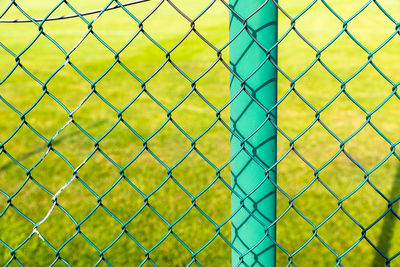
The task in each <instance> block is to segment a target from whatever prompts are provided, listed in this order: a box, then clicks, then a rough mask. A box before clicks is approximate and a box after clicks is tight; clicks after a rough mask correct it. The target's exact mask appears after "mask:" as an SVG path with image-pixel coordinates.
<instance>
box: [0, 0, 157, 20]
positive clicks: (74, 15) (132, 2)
mask: <svg viewBox="0 0 400 267" xmlns="http://www.w3.org/2000/svg"><path fill="white" fill-rule="evenodd" d="M147 1H150V0H136V1H131V2H127V3H124V4H122V6H124V7H126V6H130V5H134V4H139V3H143V2H147ZM117 8H121V6H120V5H115V6H110V7H108V8H107V9H106V10H105V11H109V10H113V9H117ZM102 11H103V8H100V9H96V10H91V11H87V12H84V13H79V15H80V16H88V15H93V14H97V13H100V12H102ZM79 15H78V14H70V15H65V16H58V17H50V18H47V19H46V21H54V20H62V19H71V18H76V17H79ZM43 20H45V19H44V18H38V19H0V23H27V22H33V21H36V22H42V21H43Z"/></svg>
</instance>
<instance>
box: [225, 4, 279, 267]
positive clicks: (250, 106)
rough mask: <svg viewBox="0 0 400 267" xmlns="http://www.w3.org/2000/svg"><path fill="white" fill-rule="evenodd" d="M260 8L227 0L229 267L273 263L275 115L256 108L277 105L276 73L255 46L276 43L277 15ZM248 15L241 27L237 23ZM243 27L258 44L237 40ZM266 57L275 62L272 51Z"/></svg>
mask: <svg viewBox="0 0 400 267" xmlns="http://www.w3.org/2000/svg"><path fill="white" fill-rule="evenodd" d="M263 4H265V0H230V6H231V8H232V10H234V12H236V13H237V15H236V14H235V13H234V12H230V13H231V14H230V38H231V40H232V39H234V38H235V40H234V41H233V42H232V43H231V45H230V48H229V49H230V65H231V68H232V69H233V70H234V72H235V73H236V74H237V76H239V78H237V77H235V76H234V75H231V99H233V98H235V97H236V98H235V99H234V100H233V101H232V104H231V107H230V108H231V128H232V129H233V131H234V135H232V138H231V156H232V159H233V160H232V163H231V183H232V187H233V189H234V191H235V192H237V193H238V194H239V195H240V197H239V196H237V195H236V194H235V193H232V202H231V203H232V214H233V215H234V216H233V218H232V244H233V246H234V249H233V250H232V266H267V267H270V266H275V261H276V255H275V253H276V246H275V245H274V243H273V241H271V240H275V238H276V228H275V226H272V227H269V226H270V225H271V223H272V222H273V221H274V220H275V218H276V188H275V186H274V185H273V184H272V183H271V180H272V181H276V169H274V170H271V171H269V172H266V171H265V169H268V168H269V167H271V166H272V165H273V164H274V163H275V162H276V129H275V127H273V125H272V124H271V123H270V122H269V121H268V122H266V123H265V120H266V119H267V118H270V119H271V120H272V121H274V122H276V109H275V110H274V111H273V112H272V113H270V114H269V116H268V112H267V111H265V110H264V109H262V108H261V107H260V106H259V104H261V105H263V106H264V107H265V108H267V109H270V108H271V107H272V106H274V105H275V104H276V101H277V70H276V68H275V67H274V66H273V64H272V63H271V62H270V61H267V62H265V63H264V64H263V65H262V63H263V62H264V61H265V59H266V58H267V55H268V53H267V52H265V51H264V50H262V49H261V48H260V47H259V45H258V44H257V42H259V43H260V44H261V45H262V46H263V47H264V48H266V49H268V50H270V48H271V47H272V46H273V45H274V44H275V43H276V41H277V13H278V12H277V7H276V6H275V4H274V3H273V2H272V1H271V0H269V1H268V2H267V4H266V5H264V6H263V7H262V8H261V9H259V10H258V11H257V9H258V8H259V7H260V6H262V5H263ZM254 12H256V13H254ZM253 13H254V15H253V16H251V17H250V18H249V19H248V20H247V21H246V23H244V22H243V20H242V18H247V17H248V16H250V15H251V14H253ZM238 15H239V16H240V17H242V18H240V17H239V16H238ZM245 25H246V26H247V29H248V31H249V32H250V33H251V34H252V36H253V37H254V38H255V39H256V40H257V42H255V41H254V40H253V39H252V38H251V37H250V35H249V33H248V32H247V31H246V30H243V31H242V32H241V33H240V34H239V32H240V31H241V30H242V29H243V28H244V27H245ZM238 34H239V35H238ZM237 35H238V36H237ZM269 52H270V56H271V57H272V58H273V59H274V60H275V62H276V60H277V49H274V50H272V51H269ZM260 65H262V66H261V67H260ZM259 67H260V68H259ZM257 68H259V69H258V70H257ZM256 70H257V71H256ZM254 71H256V72H255V73H254ZM249 77H250V78H249ZM247 78H248V79H247ZM241 80H242V81H243V80H245V82H244V83H242V81H241ZM244 89H246V90H247V92H248V93H249V94H251V95H252V96H253V97H254V98H255V99H256V101H254V100H253V99H252V98H251V97H249V96H248V95H247V94H246V92H245V91H244ZM239 92H240V93H239ZM238 93H239V95H238V96H236V95H237V94H238ZM257 101H258V102H259V104H257ZM263 123H264V124H263ZM261 125H263V126H262V127H261V128H260V126H261ZM257 129H258V130H257ZM256 130H257V131H256ZM255 131H256V132H255ZM254 132H255V133H254ZM253 133H254V135H252V134H253ZM235 135H237V136H240V139H242V140H244V139H246V138H248V137H249V136H251V137H250V138H248V139H246V142H245V143H242V142H241V140H239V139H238V138H237V137H235ZM239 151H240V153H238V152H239ZM246 151H247V152H248V153H249V154H250V155H249V154H247V153H246ZM256 161H258V162H259V163H261V165H263V166H264V168H263V167H261V166H260V164H259V163H257V162H256ZM260 184H261V186H260ZM258 186H259V187H258ZM257 187H258V188H257ZM256 188H257V189H256ZM255 189H256V190H255ZM246 196H247V197H246ZM238 209H239V211H238ZM267 234H268V236H266V235H267Z"/></svg>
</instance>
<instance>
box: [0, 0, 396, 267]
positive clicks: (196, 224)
mask: <svg viewBox="0 0 400 267" xmlns="http://www.w3.org/2000/svg"><path fill="white" fill-rule="evenodd" d="M268 1H272V2H273V3H274V4H275V5H276V6H277V8H278V12H279V25H278V26H279V27H278V28H279V37H278V42H277V43H276V44H275V46H274V47H261V45H260V44H259V45H260V49H262V50H264V51H265V52H266V55H267V54H268V51H270V50H271V49H274V48H276V47H277V48H278V61H276V59H273V58H270V57H268V60H269V61H270V62H272V63H273V64H274V65H275V67H276V69H277V71H278V76H279V77H278V95H279V98H278V102H277V104H276V106H275V107H274V108H273V110H275V109H276V110H278V124H277V125H275V124H274V127H276V129H277V130H278V160H277V162H276V164H275V165H274V166H272V168H277V174H278V178H277V184H274V186H275V187H276V189H277V203H278V204H277V220H276V221H275V222H273V224H275V225H276V227H277V240H276V241H274V242H275V244H276V246H277V265H278V266H285V265H293V266H354V265H356V264H357V265H361V266H384V265H388V266H389V265H390V264H393V265H396V264H397V265H400V261H399V258H398V257H397V256H398V255H399V254H400V242H399V240H400V231H399V230H400V229H399V227H398V226H397V227H396V222H397V221H398V220H399V219H400V217H399V214H398V205H399V204H398V203H399V201H398V200H399V198H400V195H399V193H400V186H399V185H400V182H399V181H400V180H399V179H400V171H398V170H397V169H398V160H399V159H400V157H399V155H398V153H397V152H396V146H397V145H398V144H399V142H400V141H399V140H400V135H399V133H400V121H399V119H398V118H399V117H398V115H399V114H398V111H399V110H400V109H399V108H400V106H399V104H400V102H399V98H400V96H399V95H398V92H397V88H398V85H399V81H400V76H399V70H400V63H399V62H400V51H399V47H400V46H399V44H400V39H399V33H400V22H398V21H399V19H398V17H399V15H400V3H398V1H396V0H385V1H384V0H381V1H372V0H370V1H358V0H357V1H351V3H350V2H349V1H345V0H336V1H327V0H314V1H307V0H301V1H280V2H279V4H278V2H277V1H274V0H267V1H265V2H264V1H260V8H262V7H263V6H264V5H265V4H266V3H267V2H268ZM82 2H84V3H82ZM98 8H100V9H99V10H96V9H98ZM88 10H89V12H87V11H88ZM90 10H95V11H94V12H90ZM232 11H233V9H232V7H230V6H229V3H228V2H226V1H224V0H212V1H211V0H209V1H189V0H179V1H172V0H165V1H164V0H161V1H155V0H154V1H153V0H151V1H136V2H129V3H128V4H127V3H125V4H124V3H123V2H120V1H117V0H115V1H73V0H71V1H66V0H61V1H50V0H48V1H40V3H39V2H35V1H26V0H25V1H24V0H12V1H9V2H7V3H6V1H3V2H2V3H0V100H1V101H0V114H1V117H0V263H1V264H3V265H11V266H13V265H34V266H35V265H37V266H45V265H68V266H69V265H78V266H87V265H116V266H120V265H128V264H129V265H140V266H142V265H150V266H152V265H155V266H157V265H161V266H170V265H173V266H186V265H200V266H201V265H205V266H230V265H231V253H233V254H234V255H233V256H234V257H237V258H239V259H245V258H246V255H248V254H251V253H252V252H253V250H254V247H250V248H249V249H248V250H247V251H240V250H238V249H237V248H235V246H233V245H232V241H231V233H230V230H231V226H230V224H231V219H232V216H235V213H233V215H231V210H230V204H229V203H230V198H231V194H233V195H234V196H237V197H238V198H240V199H241V200H245V199H246V198H248V197H249V196H244V195H243V194H242V193H241V192H239V191H236V190H234V189H233V188H232V187H231V186H230V169H229V168H230V163H231V159H230V151H229V142H230V140H229V139H230V138H231V134H232V133H233V130H232V129H231V127H230V122H229V107H230V105H231V103H232V101H235V99H234V98H233V99H230V98H229V75H235V74H236V73H234V71H233V70H232V69H231V68H230V64H229V57H228V50H229V46H230V44H231V42H234V41H235V40H234V39H235V38H234V37H232V36H231V40H229V37H228V27H229V25H228V23H229V21H228V16H229V13H231V12H232ZM257 12H259V9H256V10H254V11H253V12H251V15H250V16H249V17H247V18H241V19H242V21H243V31H242V32H244V33H246V34H250V35H252V34H253V33H252V31H251V30H250V29H248V26H247V23H246V22H247V21H248V20H251V18H252V16H254V14H256V13H257ZM37 18H42V19H37ZM396 18H397V19H396ZM252 37H253V38H254V39H255V40H257V36H252ZM266 58H267V56H266ZM263 64H265V62H264V63H263ZM259 67H260V66H254V71H256V70H257V69H258V68H259ZM240 78H242V79H243V80H246V77H240ZM247 78H248V77H247ZM241 93H243V94H246V93H248V91H247V90H246V87H245V86H244V88H243V90H242V92H241ZM249 97H250V98H252V99H253V100H254V101H256V100H257V97H256V96H253V95H252V94H249ZM260 110H261V112H265V113H266V115H267V114H268V113H269V112H271V110H269V111H268V109H265V107H260ZM266 123H271V122H270V121H267V122H266ZM257 130H258V128H257V129H254V131H257ZM232 138H239V137H238V136H237V135H234V136H233V137H232ZM247 138H248V137H246V138H245V139H243V140H241V141H245V140H246V139H247ZM244 147H245V146H244ZM239 152H240V151H237V153H239ZM249 156H250V157H252V155H251V153H249ZM253 159H254V158H253ZM254 160H255V159H254ZM261 167H262V168H266V169H268V168H271V167H268V166H260V168H261ZM264 182H265V183H270V182H271V181H270V180H268V179H265V180H264ZM246 205H248V204H246ZM240 209H244V210H248V207H246V206H243V207H240ZM250 217H252V218H254V219H256V220H258V219H257V215H255V214H250ZM258 221H260V222H261V220H258ZM262 227H265V228H269V227H270V225H262ZM396 261H397V262H396ZM242 265H244V266H246V262H245V260H244V261H243V262H242Z"/></svg>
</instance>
